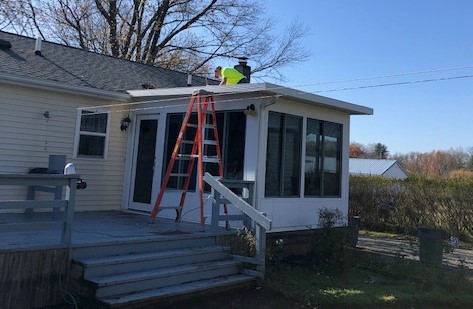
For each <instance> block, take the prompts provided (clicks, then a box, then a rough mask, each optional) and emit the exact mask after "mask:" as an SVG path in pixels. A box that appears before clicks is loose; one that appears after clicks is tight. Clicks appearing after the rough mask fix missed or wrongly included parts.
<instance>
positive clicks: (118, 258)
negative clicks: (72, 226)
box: [75, 245, 229, 267]
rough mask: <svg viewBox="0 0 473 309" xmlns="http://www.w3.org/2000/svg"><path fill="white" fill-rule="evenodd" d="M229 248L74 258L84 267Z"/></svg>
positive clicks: (218, 247) (215, 247) (196, 253)
mask: <svg viewBox="0 0 473 309" xmlns="http://www.w3.org/2000/svg"><path fill="white" fill-rule="evenodd" d="M228 250H229V249H228V248H226V247H222V246H215V245H213V246H206V247H195V248H182V249H176V250H166V251H157V252H145V253H132V254H126V255H113V256H105V257H98V258H84V259H79V260H75V262H76V263H78V264H81V265H83V266H84V267H98V266H103V265H109V264H122V263H132V262H140V261H148V260H154V259H160V258H172V257H178V256H190V255H192V256H194V255H200V254H206V253H216V252H226V251H228Z"/></svg>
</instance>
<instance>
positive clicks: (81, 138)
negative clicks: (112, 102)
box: [74, 110, 109, 158]
mask: <svg viewBox="0 0 473 309" xmlns="http://www.w3.org/2000/svg"><path fill="white" fill-rule="evenodd" d="M78 117H79V119H78V129H79V130H78V138H77V139H76V140H77V142H76V145H75V146H76V147H75V151H74V153H75V155H76V156H78V157H82V156H87V157H96V158H105V157H106V150H107V139H108V136H107V132H108V122H109V120H108V118H109V113H108V112H97V111H87V110H82V111H80V112H79V115H78Z"/></svg>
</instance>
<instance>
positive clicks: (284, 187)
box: [265, 112, 302, 197]
mask: <svg viewBox="0 0 473 309" xmlns="http://www.w3.org/2000/svg"><path fill="white" fill-rule="evenodd" d="M301 137H302V118H301V117H296V116H291V115H286V114H280V113H275V112H270V113H269V119H268V144H267V159H266V179H265V196H267V197H272V196H277V197H297V196H299V195H300V173H301V172H300V171H301V147H302V145H301Z"/></svg>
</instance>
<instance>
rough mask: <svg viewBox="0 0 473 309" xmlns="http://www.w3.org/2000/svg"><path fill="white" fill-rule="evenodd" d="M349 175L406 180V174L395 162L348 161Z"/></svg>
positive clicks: (372, 160) (383, 160)
mask: <svg viewBox="0 0 473 309" xmlns="http://www.w3.org/2000/svg"><path fill="white" fill-rule="evenodd" d="M349 171H350V175H372V176H383V177H387V178H395V179H406V178H407V173H406V171H405V170H404V168H403V167H402V165H401V164H400V163H399V162H398V161H397V160H385V159H358V158H350V160H349Z"/></svg>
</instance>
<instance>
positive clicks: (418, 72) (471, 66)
mask: <svg viewBox="0 0 473 309" xmlns="http://www.w3.org/2000/svg"><path fill="white" fill-rule="evenodd" d="M462 69H473V65H466V66H460V67H450V68H438V69H430V70H423V71H412V72H404V73H394V74H386V75H374V76H365V77H356V78H351V79H340V80H334V81H325V82H317V83H312V84H306V85H307V86H319V85H327V84H338V83H345V82H356V81H361V80H372V79H380V78H390V77H400V76H407V75H418V74H425V73H437V72H447V71H453V70H462ZM306 85H296V86H294V87H301V86H306Z"/></svg>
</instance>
